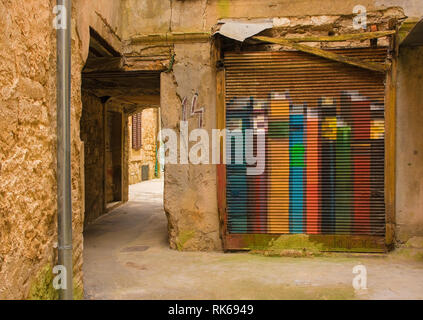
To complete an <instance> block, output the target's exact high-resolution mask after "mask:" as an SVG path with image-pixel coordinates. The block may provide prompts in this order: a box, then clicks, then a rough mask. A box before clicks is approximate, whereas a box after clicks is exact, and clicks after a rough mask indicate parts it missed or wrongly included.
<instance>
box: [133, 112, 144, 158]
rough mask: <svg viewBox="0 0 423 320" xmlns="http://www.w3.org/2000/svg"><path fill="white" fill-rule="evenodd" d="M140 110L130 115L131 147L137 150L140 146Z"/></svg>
mask: <svg viewBox="0 0 423 320" xmlns="http://www.w3.org/2000/svg"><path fill="white" fill-rule="evenodd" d="M141 121H142V112H138V113H135V114H134V115H133V116H132V149H134V150H139V149H141V146H142V129H141Z"/></svg>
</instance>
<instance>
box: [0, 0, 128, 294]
mask: <svg viewBox="0 0 423 320" xmlns="http://www.w3.org/2000/svg"><path fill="white" fill-rule="evenodd" d="M54 4H55V2H53V1H47V0H41V1H40V0H28V1H24V2H19V3H17V2H14V1H0V16H1V17H2V18H1V20H0V29H1V30H2V32H1V34H0V58H1V59H0V70H1V72H0V88H1V89H0V105H1V107H0V198H1V199H2V201H1V202H0V231H1V232H0V299H2V298H8V299H24V298H34V299H41V298H44V299H46V298H57V292H56V291H55V290H52V287H51V286H52V283H51V281H50V280H51V278H52V277H51V268H52V266H53V265H54V264H55V263H56V259H57V252H56V249H55V243H56V242H57V204H56V190H57V189H56V188H57V187H56V128H55V127H56V101H55V99H56V98H55V97H56V73H55V70H56V48H55V44H56V33H55V30H54V29H53V28H52V23H53V18H54V17H53V6H54ZM120 5H121V3H120V1H119V0H100V1H85V0H76V1H73V10H72V24H73V28H72V92H71V95H72V101H71V103H72V109H71V126H72V132H71V133H72V206H73V247H74V275H75V280H74V287H75V288H76V290H75V294H76V297H79V298H80V297H82V247H83V237H82V230H83V221H84V214H83V213H84V197H83V192H84V183H83V182H84V157H83V155H84V146H83V143H82V142H81V138H80V119H81V111H82V102H81V71H82V68H83V66H84V63H85V60H86V58H87V56H88V47H89V26H92V27H94V28H95V29H96V31H98V32H99V33H100V34H101V35H102V36H103V37H104V38H105V39H106V40H107V41H108V42H110V43H111V44H113V45H114V46H115V47H116V49H117V50H119V51H120V50H121V47H120V34H121V32H120V27H121V25H120V17H121V15H120V14H119V12H120Z"/></svg>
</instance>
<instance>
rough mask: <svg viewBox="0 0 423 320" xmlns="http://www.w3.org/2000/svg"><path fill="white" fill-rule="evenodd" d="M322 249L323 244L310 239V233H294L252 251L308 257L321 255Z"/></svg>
mask: <svg viewBox="0 0 423 320" xmlns="http://www.w3.org/2000/svg"><path fill="white" fill-rule="evenodd" d="M322 250H323V245H322V244H319V243H315V242H312V241H310V239H309V236H308V235H305V234H294V235H284V236H280V237H278V238H274V239H272V240H270V241H269V243H268V245H267V247H266V248H265V249H263V248H256V249H253V250H252V251H251V253H253V254H263V255H265V256H278V257H281V256H288V257H307V256H317V255H320V254H321V251H322Z"/></svg>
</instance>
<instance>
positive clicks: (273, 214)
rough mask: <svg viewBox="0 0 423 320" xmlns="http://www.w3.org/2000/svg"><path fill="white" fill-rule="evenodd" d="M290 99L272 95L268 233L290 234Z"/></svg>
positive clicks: (286, 96)
mask: <svg viewBox="0 0 423 320" xmlns="http://www.w3.org/2000/svg"><path fill="white" fill-rule="evenodd" d="M289 105H290V102H289V97H288V95H285V94H272V95H271V101H270V110H269V131H268V137H267V138H268V139H267V141H268V143H267V145H268V149H267V150H268V156H267V157H268V160H269V161H268V166H269V171H268V174H269V175H270V183H269V186H268V202H267V213H268V216H267V223H268V227H267V228H268V233H289V129H288V128H289Z"/></svg>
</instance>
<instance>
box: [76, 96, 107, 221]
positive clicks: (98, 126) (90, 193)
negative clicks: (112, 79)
mask: <svg viewBox="0 0 423 320" xmlns="http://www.w3.org/2000/svg"><path fill="white" fill-rule="evenodd" d="M82 105H83V110H82V117H81V140H82V141H83V143H84V163H85V168H84V173H85V176H84V179H85V185H84V189H85V206H84V208H85V210H84V211H85V218H84V223H85V225H88V224H89V223H90V222H93V221H94V220H95V219H97V218H98V217H99V216H100V215H102V214H103V213H104V203H105V199H104V188H103V187H102V186H103V183H104V158H105V153H104V136H105V134H104V130H105V128H104V105H103V103H102V102H101V100H100V99H99V98H97V97H96V96H94V95H92V94H89V93H85V92H83V94H82ZM99 186H100V187H99Z"/></svg>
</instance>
